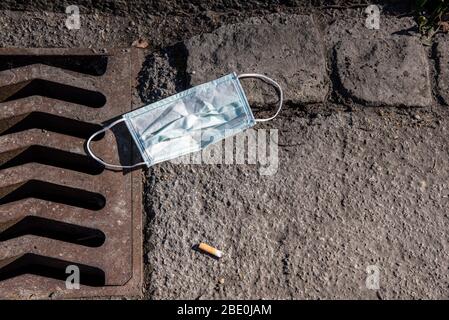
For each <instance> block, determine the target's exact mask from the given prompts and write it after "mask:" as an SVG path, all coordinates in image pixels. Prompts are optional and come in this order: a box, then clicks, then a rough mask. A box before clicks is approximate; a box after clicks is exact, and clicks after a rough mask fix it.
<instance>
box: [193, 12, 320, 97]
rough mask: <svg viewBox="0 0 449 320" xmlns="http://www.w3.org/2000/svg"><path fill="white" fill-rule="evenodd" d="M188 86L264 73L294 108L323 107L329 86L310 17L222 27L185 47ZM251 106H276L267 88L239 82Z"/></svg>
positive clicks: (276, 18)
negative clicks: (316, 104)
mask: <svg viewBox="0 0 449 320" xmlns="http://www.w3.org/2000/svg"><path fill="white" fill-rule="evenodd" d="M185 46H186V49H187V52H188V58H187V72H188V73H189V74H190V77H191V84H192V85H196V84H200V83H203V82H206V81H209V80H212V79H214V78H217V77H219V76H220V75H223V74H227V73H230V72H232V71H236V72H237V73H262V74H266V75H267V76H270V77H272V78H273V79H275V80H277V81H278V82H279V83H280V85H281V86H282V87H283V89H284V91H285V99H286V100H287V101H291V102H293V103H313V102H320V101H324V99H325V97H326V94H327V90H328V86H327V80H326V79H327V75H326V62H325V58H324V51H323V44H322V42H321V37H320V34H319V32H318V30H317V28H316V26H315V23H314V20H313V19H312V17H311V16H306V15H279V14H274V15H270V16H268V17H266V18H251V19H249V20H247V21H246V22H244V23H238V24H234V25H229V26H224V27H221V28H219V29H217V30H215V31H214V32H212V33H207V34H202V35H199V36H196V37H193V38H192V39H189V40H187V41H186V42H185ZM243 81H244V83H245V89H246V90H245V91H246V93H247V95H248V98H249V100H250V103H251V102H252V103H255V104H262V103H264V102H274V101H276V99H277V98H276V95H275V94H274V92H273V91H271V90H268V89H269V88H270V87H269V86H266V85H263V84H261V82H260V81H253V80H243Z"/></svg>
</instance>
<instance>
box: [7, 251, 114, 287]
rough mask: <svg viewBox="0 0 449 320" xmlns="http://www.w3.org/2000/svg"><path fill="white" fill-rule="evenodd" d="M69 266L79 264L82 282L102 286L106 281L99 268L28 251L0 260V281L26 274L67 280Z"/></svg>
mask: <svg viewBox="0 0 449 320" xmlns="http://www.w3.org/2000/svg"><path fill="white" fill-rule="evenodd" d="M68 266H77V267H78V268H79V271H80V273H79V275H80V277H79V281H80V284H83V285H87V286H92V287H101V286H104V285H105V283H106V281H105V273H104V271H103V270H101V269H99V268H96V267H92V266H88V265H85V264H79V263H75V262H70V261H65V260H60V259H55V258H50V257H45V256H42V255H37V254H34V253H26V254H24V255H22V256H19V257H15V258H10V259H7V260H2V261H0V281H3V280H7V279H11V278H14V277H18V276H21V275H24V274H33V275H37V276H42V277H46V278H52V279H57V280H63V281H65V280H66V279H67V277H68V276H69V275H70V274H68V273H66V268H67V267H68Z"/></svg>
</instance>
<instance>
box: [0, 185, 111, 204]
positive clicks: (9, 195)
mask: <svg viewBox="0 0 449 320" xmlns="http://www.w3.org/2000/svg"><path fill="white" fill-rule="evenodd" d="M0 196H1V197H2V198H1V199H0V205H2V204H6V203H10V202H14V201H19V200H23V199H27V198H37V199H41V200H46V201H52V202H57V203H62V204H67V205H70V206H75V207H79V208H85V209H89V210H100V209H102V208H104V206H105V205H106V199H105V197H103V196H102V195H101V194H99V193H95V192H90V191H86V190H82V189H78V188H72V187H67V186H62V185H58V184H54V183H50V182H45V181H39V180H29V181H27V182H25V183H19V184H16V185H12V186H6V187H2V188H0Z"/></svg>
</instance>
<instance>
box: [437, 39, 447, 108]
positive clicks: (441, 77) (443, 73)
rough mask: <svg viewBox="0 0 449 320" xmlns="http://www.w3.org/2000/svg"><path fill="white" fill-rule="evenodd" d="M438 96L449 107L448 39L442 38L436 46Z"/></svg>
mask: <svg viewBox="0 0 449 320" xmlns="http://www.w3.org/2000/svg"><path fill="white" fill-rule="evenodd" d="M436 48H437V70H438V71H439V74H438V94H439V96H440V97H441V98H442V100H443V101H444V103H445V104H447V105H449V39H447V38H444V39H441V40H440V41H439V42H438V45H437V47H436Z"/></svg>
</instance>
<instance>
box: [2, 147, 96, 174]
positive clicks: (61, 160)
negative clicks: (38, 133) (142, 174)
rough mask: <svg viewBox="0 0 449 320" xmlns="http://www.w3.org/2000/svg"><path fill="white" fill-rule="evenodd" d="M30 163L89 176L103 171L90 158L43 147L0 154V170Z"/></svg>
mask: <svg viewBox="0 0 449 320" xmlns="http://www.w3.org/2000/svg"><path fill="white" fill-rule="evenodd" d="M32 162H35V163H40V164H44V165H48V166H53V167H58V168H63V169H68V170H73V171H78V172H83V173H87V174H90V175H97V174H100V173H102V172H103V171H104V166H103V165H101V164H100V163H98V162H97V161H95V160H94V159H92V158H91V157H88V156H86V155H82V154H77V153H72V152H67V151H63V150H58V149H54V148H50V147H45V146H37V145H35V146H30V147H28V148H25V149H16V150H11V151H8V152H3V153H0V170H2V169H6V168H11V167H16V166H20V165H23V164H26V163H32Z"/></svg>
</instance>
